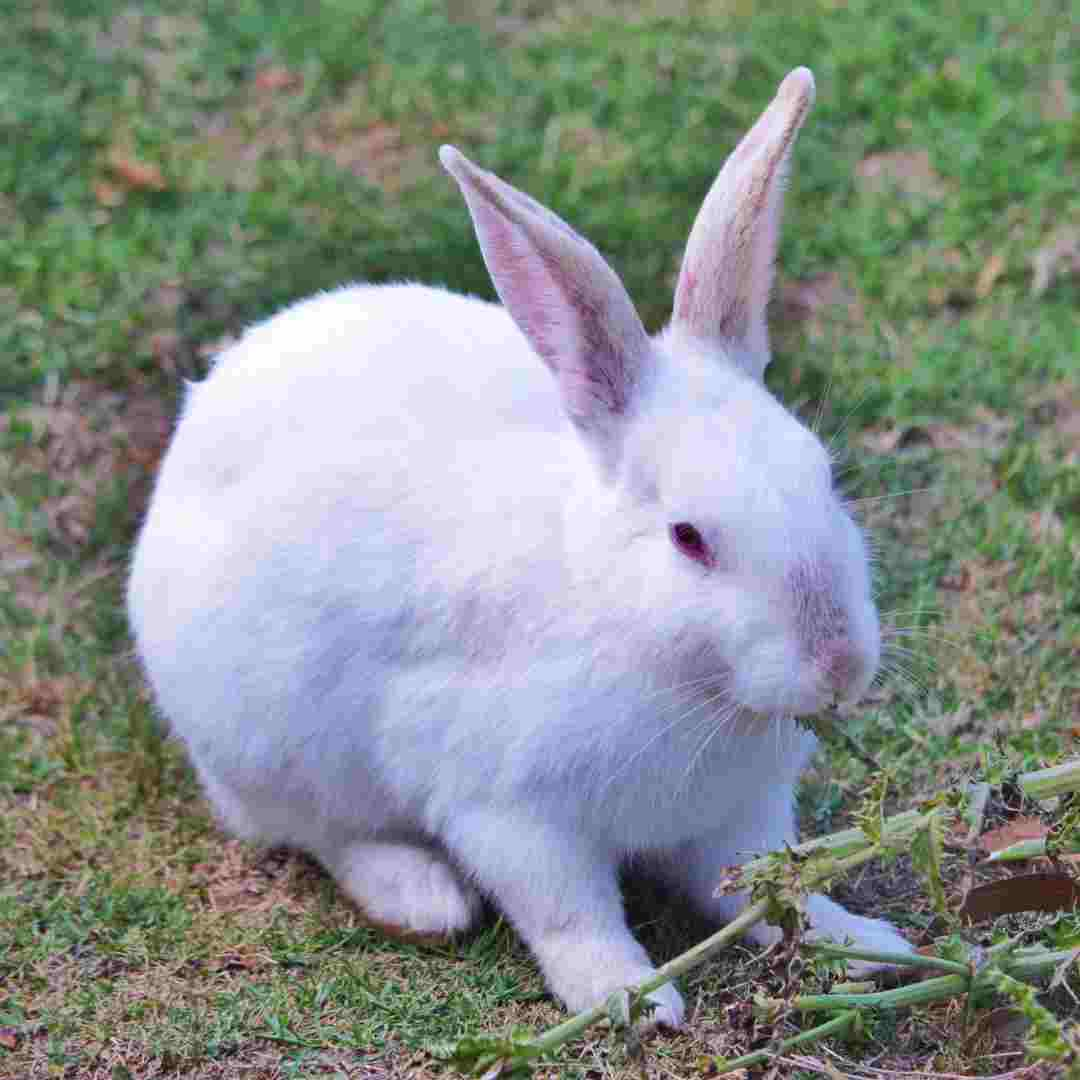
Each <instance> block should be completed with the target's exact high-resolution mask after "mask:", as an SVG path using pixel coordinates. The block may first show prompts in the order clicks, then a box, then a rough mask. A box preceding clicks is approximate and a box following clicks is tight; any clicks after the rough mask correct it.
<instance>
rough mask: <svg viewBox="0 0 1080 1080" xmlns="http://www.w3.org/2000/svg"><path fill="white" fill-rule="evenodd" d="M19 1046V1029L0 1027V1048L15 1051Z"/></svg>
mask: <svg viewBox="0 0 1080 1080" xmlns="http://www.w3.org/2000/svg"><path fill="white" fill-rule="evenodd" d="M18 1045H19V1030H18V1028H13V1027H0V1046H2V1047H3V1048H4V1049H5V1050H14V1049H15V1048H16V1047H17V1046H18Z"/></svg>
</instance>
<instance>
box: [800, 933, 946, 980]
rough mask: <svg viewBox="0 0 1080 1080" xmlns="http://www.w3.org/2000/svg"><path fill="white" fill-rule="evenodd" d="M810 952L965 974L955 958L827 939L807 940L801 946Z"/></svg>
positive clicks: (846, 958)
mask: <svg viewBox="0 0 1080 1080" xmlns="http://www.w3.org/2000/svg"><path fill="white" fill-rule="evenodd" d="M802 947H803V948H804V949H809V950H810V951H812V952H816V953H822V954H824V955H826V956H840V957H843V958H844V959H845V960H872V961H874V962H876V963H879V964H896V965H898V966H900V967H913V968H928V969H930V970H932V971H944V972H947V973H948V974H950V975H966V974H967V973H968V968H967V965H966V964H958V963H957V962H956V961H955V960H942V959H941V958H940V957H937V956H921V955H920V954H919V953H893V952H875V951H874V950H872V949H849V948H846V947H845V946H843V945H833V944H831V943H830V942H828V941H808V942H805V943H804V944H803V946H802Z"/></svg>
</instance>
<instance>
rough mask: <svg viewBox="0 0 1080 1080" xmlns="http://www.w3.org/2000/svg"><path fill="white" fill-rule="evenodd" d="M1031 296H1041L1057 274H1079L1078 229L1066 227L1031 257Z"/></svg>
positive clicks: (1059, 230) (1079, 250) (1058, 231)
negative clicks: (1032, 272)
mask: <svg viewBox="0 0 1080 1080" xmlns="http://www.w3.org/2000/svg"><path fill="white" fill-rule="evenodd" d="M1031 265H1032V268H1033V270H1034V276H1033V277H1032V279H1031V295H1032V296H1042V294H1043V293H1044V292H1046V290H1047V289H1049V288H1050V286H1051V285H1052V284H1053V283H1054V278H1056V277H1057V276H1058V275H1059V274H1062V273H1064V274H1075V273H1078V272H1080V227H1078V226H1076V225H1066V226H1063V227H1062V228H1060V229H1058V230H1057V232H1055V233H1054V234H1053V235H1052V236H1051V237H1050V239H1049V240H1048V241H1047V242H1046V243H1045V244H1044V245H1043V246H1042V247H1041V248H1039V249H1038V250H1037V251H1036V252H1035V254H1034V255H1032V256H1031Z"/></svg>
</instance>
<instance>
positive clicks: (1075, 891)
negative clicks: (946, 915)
mask: <svg viewBox="0 0 1080 1080" xmlns="http://www.w3.org/2000/svg"><path fill="white" fill-rule="evenodd" d="M1078 903H1080V882H1076V881H1074V880H1073V879H1072V878H1071V877H1069V876H1068V875H1067V874H1053V873H1041V874H1022V875H1019V876H1017V877H1010V878H1003V879H1002V880H1000V881H990V882H987V883H986V884H985V885H976V886H975V888H974V889H972V890H971V892H969V893H968V894H967V896H965V897H964V902H963V904H961V905H960V911H959V912H958V914H959V915H960V917H961V918H962V919H967V920H968V921H969V922H982V921H983V920H984V919H995V918H997V917H998V916H999V915H1014V914H1016V913H1017V912H1020V911H1071V910H1072V908H1073V907H1075V906H1076V905H1077V904H1078Z"/></svg>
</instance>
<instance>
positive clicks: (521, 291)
mask: <svg viewBox="0 0 1080 1080" xmlns="http://www.w3.org/2000/svg"><path fill="white" fill-rule="evenodd" d="M813 96H814V81H813V77H812V75H811V74H810V72H809V71H807V70H806V69H805V68H800V69H798V70H796V71H793V72H792V73H791V74H790V75H788V77H787V78H786V79H785V80H784V81H783V83H782V84H781V86H780V88H779V90H778V92H777V95H776V98H775V100H774V101H773V102H772V104H771V105H770V106H769V108H768V109H767V110H766V111H765V112H764V114H763V115H762V116H761V118H760V119H759V120H758V122H757V123H756V124H755V125H754V126H753V128H752V129H751V130H750V131H749V132H748V133H747V135H746V136H745V137H744V138H743V140H742V141H741V142H740V143H739V145H738V147H737V148H736V149H735V151H734V152H733V153H732V154H731V156H730V157H729V158H728V160H727V162H726V163H725V165H724V167H723V169H722V170H721V172H720V174H719V176H718V178H717V180H716V182H715V183H714V185H713V187H712V189H711V190H710V192H709V193H708V196H707V198H706V199H705V202H704V204H703V206H702V208H701V211H700V213H699V214H698V217H697V220H696V222H695V224H694V226H693V229H692V232H691V235H690V239H689V242H688V244H687V248H686V253H685V257H684V260H683V264H682V268H681V271H680V274H679V278H678V286H677V289H676V295H675V305H674V315H673V318H672V321H671V323H670V325H669V326H668V327H667V328H666V329H664V330H663V331H662V332H661V333H659V334H658V335H656V336H655V337H652V338H650V337H649V336H648V335H647V334H646V332H645V330H644V328H643V326H642V324H641V321H640V319H639V318H638V315H637V314H636V312H635V310H634V308H633V305H632V303H631V301H630V299H629V297H628V296H627V294H626V291H625V289H624V288H623V286H622V284H621V283H620V281H619V279H618V278H617V276H616V275H615V273H614V272H613V271H612V269H611V268H610V267H609V266H608V265H607V263H606V262H605V261H604V260H603V258H602V257H601V256H600V255H599V253H598V252H597V251H596V250H595V249H594V248H593V247H592V246H591V245H590V244H589V243H588V242H587V241H586V240H584V239H583V238H582V237H580V236H579V235H578V234H577V233H575V232H574V231H573V230H572V229H571V228H570V227H569V226H568V225H566V224H565V223H564V222H563V221H562V220H561V219H559V218H558V217H556V216H555V215H554V214H553V213H551V212H550V211H549V210H547V209H546V208H544V207H542V206H541V205H540V204H538V203H536V202H535V201H534V200H532V199H531V198H529V197H528V196H526V195H524V194H522V193H521V192H519V191H517V190H516V189H514V188H512V187H510V186H509V185H508V184H506V183H504V182H503V181H501V180H499V179H498V178H497V177H496V176H494V175H492V174H490V173H487V172H484V171H483V170H481V169H479V168H477V167H476V166H475V165H473V164H472V163H471V162H469V161H468V160H467V159H466V158H465V157H464V156H462V155H461V154H460V153H459V152H458V151H456V150H455V149H453V148H452V147H444V148H443V150H442V152H441V159H442V162H443V165H444V166H445V167H446V169H447V170H448V171H449V172H450V173H451V174H452V175H453V177H454V178H455V180H456V181H457V182H458V184H459V186H460V187H461V190H462V193H463V194H464V197H465V200H466V202H467V204H468V206H469V210H470V213H471V214H472V218H473V222H474V225H475V228H476V232H477V236H478V238H479V241H480V246H481V248H482V251H483V254H484V258H485V261H486V263H487V266H488V268H489V271H490V273H491V277H492V280H493V282H494V284H495V287H496V289H497V291H498V293H499V295H500V297H501V299H502V301H503V303H504V305H505V307H506V309H507V310H508V311H509V313H510V314H511V316H512V317H513V319H514V320H515V322H516V323H517V325H518V327H519V328H520V330H521V331H522V332H523V334H524V335H525V337H526V338H527V339H528V341H529V342H530V344H531V346H532V348H533V350H534V351H535V352H536V353H537V355H538V356H539V358H540V359H541V360H542V361H543V362H544V363H545V364H546V365H547V366H548V368H549V369H550V370H551V372H552V374H553V376H554V378H555V380H556V383H557V385H558V388H559V392H560V395H561V399H562V403H563V407H564V410H565V413H566V415H567V417H568V418H569V420H570V422H571V423H572V425H573V427H574V428H575V429H576V431H577V433H578V435H579V437H580V442H581V445H582V446H583V447H584V448H585V450H586V451H587V455H588V458H589V459H590V462H591V467H590V468H589V469H587V470H586V478H585V480H584V481H583V483H582V485H581V487H580V489H579V490H578V491H577V492H576V493H574V494H572V495H571V497H570V499H569V502H568V507H567V511H566V522H565V530H564V535H565V537H566V543H567V545H568V547H569V549H570V552H569V556H568V558H569V561H570V562H571V563H572V564H573V565H574V566H575V567H576V568H577V569H578V572H579V573H580V575H581V576H582V578H584V579H590V583H591V586H592V592H591V593H590V592H589V590H583V595H592V596H603V597H604V598H605V602H606V603H609V604H610V605H612V606H613V607H616V608H618V609H619V610H620V611H622V612H623V613H624V614H625V612H626V611H627V609H629V610H630V611H631V612H632V613H633V615H634V616H635V617H634V618H633V619H631V620H630V622H631V623H632V624H633V625H632V627H630V626H629V625H628V629H627V637H628V638H629V639H630V640H633V641H635V642H637V643H638V645H639V647H640V648H641V649H647V650H650V651H651V652H652V653H653V657H652V659H653V666H655V665H656V664H659V665H660V666H661V667H663V668H664V669H665V671H666V673H667V675H668V676H669V677H670V676H671V675H672V674H674V676H675V677H677V678H679V679H681V680H689V679H701V680H702V681H703V682H705V683H708V682H711V683H713V684H715V686H716V689H717V693H718V694H722V695H725V696H726V698H727V699H728V700H729V701H730V702H731V703H732V704H733V705H735V706H738V707H741V708H743V709H746V710H749V711H751V712H753V713H761V714H767V715H771V716H776V715H788V716H797V715H803V714H807V713H812V712H816V711H818V710H820V709H822V708H824V707H827V706H830V705H832V704H835V703H837V702H840V701H851V700H855V699H857V698H858V697H860V696H861V695H862V694H863V693H864V692H865V691H866V689H867V688H868V686H869V684H870V682H871V680H872V678H873V675H874V672H875V670H876V667H877V664H878V659H879V636H878V621H877V614H876V611H875V609H874V605H873V601H872V598H871V591H870V582H869V571H868V556H867V550H866V547H865V544H864V541H863V538H862V536H861V533H860V531H859V529H858V528H857V526H856V525H855V523H854V522H853V521H852V519H851V517H850V516H849V514H848V513H847V511H846V510H845V508H844V506H843V504H842V502H841V500H840V498H839V497H838V495H837V494H836V492H835V491H834V490H833V486H832V474H831V473H832V471H831V462H830V458H829V454H828V452H827V450H826V449H825V447H824V446H823V445H822V443H821V442H820V440H819V439H818V438H817V436H816V435H815V434H813V433H812V432H811V431H809V430H808V429H807V428H806V427H805V426H803V425H802V424H801V423H800V422H799V421H798V420H797V419H796V418H795V417H794V416H793V415H792V414H791V413H789V412H788V411H787V410H786V409H784V407H783V406H782V405H781V404H780V403H779V402H778V401H777V400H776V399H775V398H774V397H773V396H772V395H771V394H770V393H769V391H768V390H767V389H766V388H765V385H764V381H763V376H764V372H765V368H766V366H767V364H768V361H769V345H768V337H767V332H766V324H765V310H766V305H767V302H768V297H769V291H770V288H771V283H772V274H773V269H772V268H773V260H774V258H775V254H776V247H777V236H778V226H779V219H780V210H781V195H782V188H783V184H784V179H785V174H786V171H787V168H788V164H789V160H790V156H791V150H792V146H793V143H794V140H795V136H796V134H797V132H798V130H799V128H800V126H801V124H802V121H803V119H804V118H805V116H806V114H807V112H808V110H809V108H810V105H811V104H812V101H813ZM658 651H660V652H661V653H662V655H661V656H659V657H657V656H656V655H655V654H656V653H657V652H658Z"/></svg>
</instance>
